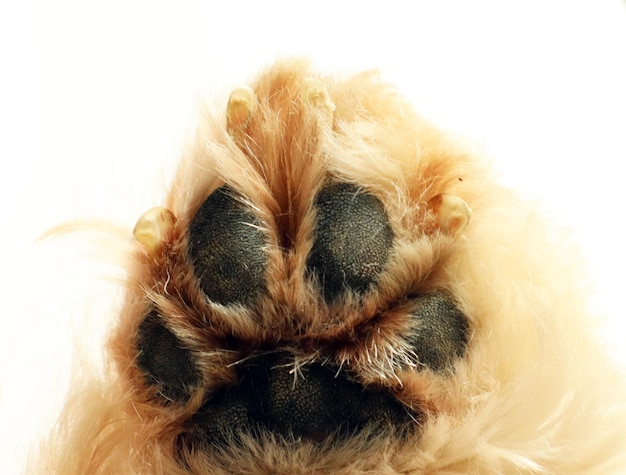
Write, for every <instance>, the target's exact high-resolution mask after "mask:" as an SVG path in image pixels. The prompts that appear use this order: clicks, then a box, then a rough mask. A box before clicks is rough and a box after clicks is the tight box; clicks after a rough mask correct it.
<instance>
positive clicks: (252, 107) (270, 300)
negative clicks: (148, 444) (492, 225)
mask: <svg viewBox="0 0 626 475" xmlns="http://www.w3.org/2000/svg"><path fill="white" fill-rule="evenodd" d="M344 87H346V89H345V90H341V87H339V86H337V85H336V84H335V83H332V82H324V81H323V80H321V79H311V78H310V77H308V76H306V74H305V72H304V71H299V70H296V73H294V72H293V71H291V70H289V68H286V69H284V70H279V71H278V72H276V71H273V72H270V73H267V74H266V75H264V76H261V78H260V79H259V80H258V82H257V84H256V85H254V87H242V88H238V89H236V90H235V91H233V93H232V94H231V96H230V99H229V101H228V104H227V107H226V112H225V124H224V128H223V130H218V131H213V132H212V133H213V134H214V137H213V138H212V140H213V141H214V142H212V143H210V144H209V145H208V146H206V145H202V146H201V147H200V151H199V152H198V151H196V153H195V154H193V155H192V159H191V163H187V164H186V165H183V166H181V171H180V172H179V176H178V178H177V180H176V182H175V183H176V185H175V187H174V188H173V190H172V192H171V195H170V197H169V199H168V203H167V208H154V209H152V210H150V211H148V212H147V213H145V214H144V215H143V216H141V218H140V219H139V221H138V222H137V225H136V227H135V230H134V235H135V238H136V240H137V242H138V243H139V246H138V250H137V255H136V259H135V266H134V274H133V276H132V279H131V282H132V283H133V285H132V286H131V288H130V290H129V295H130V297H129V300H128V304H127V307H128V309H127V311H126V312H125V313H124V316H123V324H122V325H120V329H119V330H118V333H117V335H116V340H115V342H116V344H115V345H114V347H115V348H121V349H122V350H119V351H118V353H117V361H118V363H119V366H120V367H123V368H129V367H130V368H131V370H130V371H129V372H128V383H127V384H128V388H129V394H132V399H133V407H134V408H135V410H136V411H138V413H139V414H140V415H141V414H143V415H142V417H148V415H151V417H153V418H155V419H154V420H163V421H164V422H163V424H164V425H163V431H162V434H167V436H163V437H166V440H165V441H163V440H161V439H159V440H161V442H160V443H162V444H163V446H166V447H169V448H170V449H171V450H172V451H173V452H175V453H176V454H178V455H176V457H178V458H179V459H180V463H181V464H183V465H184V464H188V463H190V460H192V459H193V457H195V455H193V454H197V453H198V452H202V453H206V452H215V451H219V450H225V448H227V449H228V450H235V449H236V447H238V446H239V444H241V443H243V441H244V440H247V441H248V442H249V441H250V440H257V441H259V443H261V442H260V441H266V442H267V440H273V441H274V442H275V443H277V444H279V445H280V444H281V443H283V444H284V443H287V441H300V442H301V443H313V444H323V445H324V446H330V445H332V444H344V443H346V441H350V440H365V439H368V438H371V437H372V436H373V435H374V434H376V436H375V437H374V439H377V440H381V439H382V437H383V436H382V435H381V434H387V436H388V437H399V438H401V439H402V438H406V437H408V438H409V439H410V438H411V437H413V436H414V435H415V434H418V433H419V431H420V427H421V425H422V423H423V421H424V420H426V419H427V418H428V417H431V415H432V414H431V413H432V411H433V405H432V404H430V403H427V402H424V395H423V394H417V393H415V394H412V395H411V394H410V391H409V390H408V389H407V387H405V385H406V384H408V382H409V380H410V381H413V382H411V384H410V385H409V386H411V385H412V384H414V380H415V378H418V379H420V381H422V382H424V383H423V384H431V383H428V381H431V382H437V381H438V383H432V384H442V383H441V382H442V381H444V382H445V381H446V380H447V379H448V378H450V377H451V376H452V375H453V374H454V372H455V366H456V365H457V364H458V363H459V362H461V361H462V360H463V358H464V356H465V354H466V352H467V349H468V347H469V340H470V333H471V324H470V319H469V318H468V317H467V316H466V314H465V313H464V311H463V310H462V305H461V304H460V303H459V302H458V301H457V299H456V298H455V297H454V295H453V293H452V291H451V290H450V289H449V288H448V285H446V280H445V272H442V271H441V270H442V269H444V268H445V265H446V259H445V257H446V256H450V255H453V254H454V252H455V246H460V245H462V243H459V242H458V240H455V239H450V237H453V238H454V237H456V236H458V235H459V234H460V233H462V232H463V231H464V230H465V229H466V228H467V226H468V223H469V220H470V216H471V211H470V208H469V206H468V204H467V203H466V202H465V201H464V200H463V199H462V198H460V197H459V196H458V195H457V194H456V193H459V192H460V191H462V189H461V188H459V187H458V186H457V188H458V189H457V190H456V191H455V190H453V191H452V192H451V193H447V192H437V190H441V189H443V188H445V187H446V186H447V185H446V184H447V183H455V182H457V181H458V180H453V179H452V178H455V175H454V170H453V168H451V169H450V170H451V171H450V176H449V177H445V176H441V169H439V171H438V174H433V173H431V171H429V168H428V165H427V164H426V165H423V166H422V164H421V163H420V162H419V161H416V160H415V157H416V150H415V149H414V148H412V147H411V146H410V145H407V144H409V142H408V141H404V139H403V140H400V141H399V142H396V143H394V142H393V141H389V140H387V139H388V138H389V136H390V135H393V134H395V133H397V132H398V131H397V130H396V126H397V124H396V121H398V120H400V119H402V117H404V114H405V113H404V112H401V111H385V112H384V114H383V115H380V114H381V113H380V111H377V112H376V113H377V114H379V116H378V117H377V116H375V115H374V110H373V109H372V108H374V107H375V106H374V105H372V104H370V103H369V102H370V101H371V100H372V97H369V96H368V95H367V91H364V92H363V93H360V95H355V93H354V91H353V90H352V89H350V87H349V86H344ZM376 107H377V106H376ZM368 108H369V109H368ZM370 109H371V110H370ZM385 114H386V115H385ZM322 136H323V140H322V139H321V137H322ZM381 137H383V138H385V140H384V141H382V142H381V141H380V138H381ZM402 147H408V148H407V150H403V149H402ZM346 156H352V157H353V160H346ZM385 160H387V161H388V163H389V168H388V170H387V169H386V168H385V167H384V166H381V165H380V162H381V161H385ZM375 167H380V169H381V170H385V171H383V172H382V175H381V173H377V172H376V173H375V172H373V170H374V168H375ZM394 170H395V171H394ZM394 173H396V174H395V175H393V174H394ZM384 174H387V176H384ZM394 177H395V178H394ZM392 178H394V179H392ZM408 180H412V182H411V181H408ZM165 421H167V422H165ZM165 426H167V429H165ZM156 432H157V433H159V432H158V430H157V431H156ZM368 434H369V435H368ZM412 434H413V435H412ZM159 437H160V436H159ZM157 438H158V437H157ZM280 441H283V442H280ZM329 444H330V445H329ZM216 463H217V462H216Z"/></svg>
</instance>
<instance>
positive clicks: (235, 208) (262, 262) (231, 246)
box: [189, 186, 267, 305]
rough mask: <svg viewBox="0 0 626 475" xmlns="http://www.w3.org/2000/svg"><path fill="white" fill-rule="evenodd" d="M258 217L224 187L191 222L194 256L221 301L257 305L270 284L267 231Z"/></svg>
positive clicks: (204, 283)
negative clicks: (260, 295)
mask: <svg viewBox="0 0 626 475" xmlns="http://www.w3.org/2000/svg"><path fill="white" fill-rule="evenodd" d="M259 224H260V223H259V220H258V219H257V217H256V216H255V215H254V214H253V213H252V212H251V211H250V210H249V209H248V208H247V207H246V206H245V205H244V204H243V203H242V202H241V201H240V200H238V199H237V198H236V196H235V195H234V194H233V191H232V190H231V189H230V188H229V187H227V186H223V187H221V188H218V189H217V190H215V191H214V192H213V193H212V194H211V195H210V196H209V197H208V198H207V199H206V200H205V202H204V203H203V204H202V206H201V207H200V209H199V210H198V212H197V213H196V216H195V217H194V219H193V221H192V222H191V225H190V227H189V257H190V258H191V262H192V265H193V268H194V272H195V274H196V277H197V278H198V279H199V281H200V287H201V288H202V291H203V292H204V293H205V295H206V296H207V297H208V298H209V299H211V300H212V301H214V302H216V303H220V304H223V305H226V304H232V303H242V304H251V303H253V302H254V299H255V297H256V296H257V295H258V294H259V292H261V291H262V290H263V289H264V288H265V268H266V263H267V258H266V256H265V253H264V252H263V246H264V245H265V244H266V242H265V236H264V234H263V232H262V231H261V230H260V229H259Z"/></svg>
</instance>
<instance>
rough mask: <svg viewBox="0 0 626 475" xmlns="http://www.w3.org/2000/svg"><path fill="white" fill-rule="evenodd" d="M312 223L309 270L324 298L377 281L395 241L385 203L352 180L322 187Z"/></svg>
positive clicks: (360, 290)
mask: <svg viewBox="0 0 626 475" xmlns="http://www.w3.org/2000/svg"><path fill="white" fill-rule="evenodd" d="M315 205H316V208H317V209H316V216H317V221H316V226H315V231H314V237H313V239H314V240H313V247H312V249H311V253H310V255H309V257H308V261H307V268H308V269H309V270H310V271H312V272H313V273H314V274H315V275H316V276H317V278H318V279H319V281H320V283H321V285H322V289H323V293H324V298H325V299H326V301H332V300H334V299H335V298H336V297H337V296H338V295H339V294H340V293H341V292H342V291H343V290H345V289H349V290H352V291H355V292H357V293H363V292H365V291H366V290H368V288H369V287H370V286H371V285H373V284H375V283H376V282H377V281H378V276H379V274H380V272H381V271H382V269H383V266H384V265H385V263H386V262H387V258H388V257H389V253H390V250H391V247H392V245H393V231H392V229H391V226H390V225H389V220H388V218H387V213H386V212H385V207H384V206H383V204H382V203H381V201H380V200H379V199H378V198H376V197H375V196H374V195H372V194H369V193H365V192H363V191H362V190H361V189H360V188H359V187H358V186H356V185H353V184H350V183H335V184H331V185H328V186H326V187H324V188H323V189H322V190H321V191H320V192H319V194H318V195H317V199H316V201H315Z"/></svg>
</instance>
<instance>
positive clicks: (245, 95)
mask: <svg viewBox="0 0 626 475" xmlns="http://www.w3.org/2000/svg"><path fill="white" fill-rule="evenodd" d="M255 110H256V98H255V95H254V91H253V90H252V89H251V88H249V87H248V86H241V87H238V88H237V89H235V90H234V91H233V92H231V94H230V98H229V99H228V107H227V109H226V123H227V126H228V129H229V130H232V129H241V128H243V127H245V126H246V125H248V121H249V120H250V117H252V114H253V113H254V111H255Z"/></svg>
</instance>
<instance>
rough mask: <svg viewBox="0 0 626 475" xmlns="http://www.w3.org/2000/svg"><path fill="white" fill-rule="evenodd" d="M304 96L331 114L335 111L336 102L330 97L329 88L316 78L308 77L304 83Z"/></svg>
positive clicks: (306, 99)
mask: <svg viewBox="0 0 626 475" xmlns="http://www.w3.org/2000/svg"><path fill="white" fill-rule="evenodd" d="M302 98H303V99H304V100H305V101H307V102H309V103H310V104H312V105H313V106H315V107H316V108H319V109H322V110H325V111H326V112H327V113H328V114H329V115H332V113H333V112H335V104H334V103H333V101H331V99H330V94H328V89H327V88H326V86H325V85H324V84H323V83H322V82H321V81H320V80H319V79H315V78H306V79H305V80H304V81H303V83H302Z"/></svg>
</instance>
